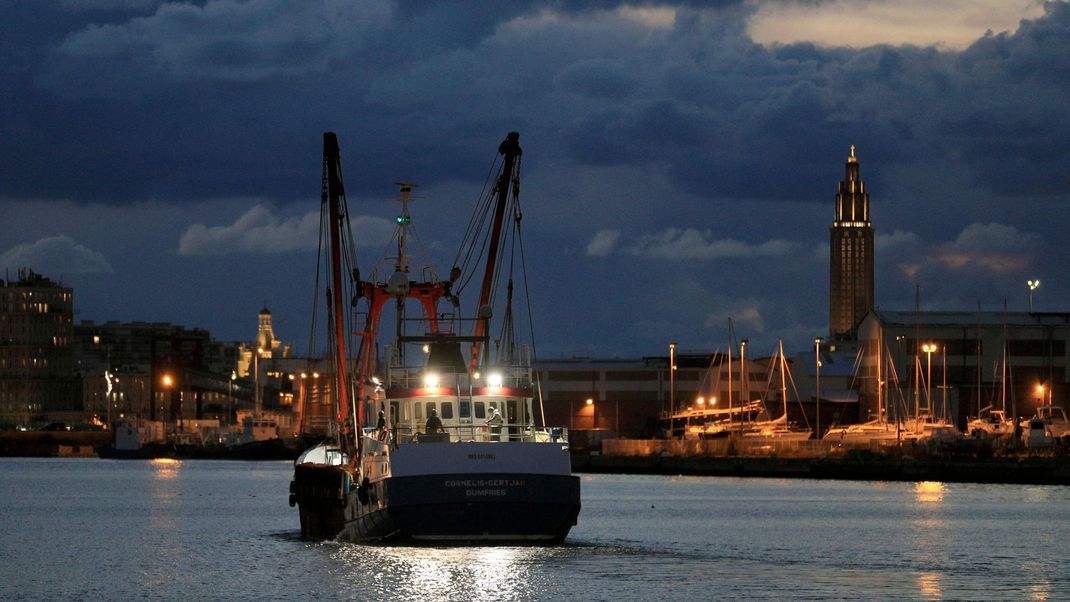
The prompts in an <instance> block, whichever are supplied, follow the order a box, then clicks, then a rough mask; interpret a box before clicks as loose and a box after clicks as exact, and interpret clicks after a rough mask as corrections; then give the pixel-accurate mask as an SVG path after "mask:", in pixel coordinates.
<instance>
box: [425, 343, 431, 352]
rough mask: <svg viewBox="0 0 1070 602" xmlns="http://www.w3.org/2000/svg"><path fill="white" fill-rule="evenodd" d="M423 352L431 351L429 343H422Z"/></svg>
mask: <svg viewBox="0 0 1070 602" xmlns="http://www.w3.org/2000/svg"><path fill="white" fill-rule="evenodd" d="M424 353H431V346H430V345H427V344H425V345H424Z"/></svg>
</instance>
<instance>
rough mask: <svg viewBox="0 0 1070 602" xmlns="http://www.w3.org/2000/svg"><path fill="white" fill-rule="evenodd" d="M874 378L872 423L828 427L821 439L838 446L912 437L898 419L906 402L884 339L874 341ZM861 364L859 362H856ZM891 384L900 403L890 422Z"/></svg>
mask: <svg viewBox="0 0 1070 602" xmlns="http://www.w3.org/2000/svg"><path fill="white" fill-rule="evenodd" d="M875 357H876V379H877V413H876V416H875V417H874V418H873V420H870V421H868V422H862V423H859V424H846V425H839V426H834V427H832V428H830V429H829V430H828V431H826V432H825V436H824V437H823V438H822V439H823V440H824V441H831V442H833V443H837V444H866V445H869V444H871V443H872V442H882V441H884V442H888V441H896V442H898V441H901V440H902V439H903V438H904V437H906V438H911V437H913V436H914V434H913V433H912V432H911V431H910V430H909V429H907V428H906V426H905V425H904V424H903V423H902V422H901V421H900V419H899V417H900V416H902V415H903V413H904V412H903V411H902V410H903V409H905V403H902V401H903V400H902V391H901V390H900V389H899V375H898V373H897V372H896V370H895V363H894V362H892V357H891V350H889V349H888V348H887V347H885V345H884V340H883V338H879V339H878V340H877V353H876V356H875ZM859 364H861V361H860V362H859ZM889 384H894V385H895V388H894V392H897V393H899V401H900V404H899V406H898V409H897V411H896V412H894V415H895V416H896V420H895V421H894V422H893V421H892V420H891V419H890V417H891V416H892V415H893V412H892V411H891V407H892V402H893V401H894V398H893V396H892V393H893V389H891V388H889V387H888V386H887V385H889Z"/></svg>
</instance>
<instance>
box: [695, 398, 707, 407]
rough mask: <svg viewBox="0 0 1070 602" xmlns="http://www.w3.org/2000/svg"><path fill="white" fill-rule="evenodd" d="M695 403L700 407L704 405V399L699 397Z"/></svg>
mask: <svg viewBox="0 0 1070 602" xmlns="http://www.w3.org/2000/svg"><path fill="white" fill-rule="evenodd" d="M695 403H697V404H698V405H700V406H701V405H706V398H705V397H699V398H698V399H696V400H695Z"/></svg>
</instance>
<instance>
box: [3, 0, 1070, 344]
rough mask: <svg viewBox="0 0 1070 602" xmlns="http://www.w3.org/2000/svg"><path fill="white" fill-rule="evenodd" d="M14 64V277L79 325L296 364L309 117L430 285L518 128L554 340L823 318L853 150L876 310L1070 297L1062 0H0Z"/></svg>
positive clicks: (7, 60)
mask: <svg viewBox="0 0 1070 602" xmlns="http://www.w3.org/2000/svg"><path fill="white" fill-rule="evenodd" d="M933 5H935V6H933ZM0 71H2V73H0V92H2V93H0V166H2V167H0V207H2V211H3V213H2V215H3V227H2V228H0V265H2V266H3V267H5V268H7V269H9V270H12V273H13V270H14V269H15V268H17V267H19V266H31V267H33V268H34V269H35V270H37V271H39V272H41V273H44V274H45V275H48V276H50V277H53V278H55V279H62V281H63V282H64V283H65V284H67V285H70V286H73V287H74V288H75V302H76V308H77V311H78V314H77V316H76V320H85V319H89V320H97V321H103V320H108V319H117V320H152V321H169V322H174V323H178V324H183V325H186V326H199V327H203V328H207V329H209V330H211V331H212V333H213V335H215V336H216V337H217V338H220V339H224V340H232V339H251V338H252V337H253V335H254V333H255V328H256V312H257V311H258V310H259V308H260V307H261V306H262V305H263V304H265V303H266V304H267V305H268V306H269V307H270V308H271V309H272V310H273V311H274V314H275V319H276V323H277V330H278V332H279V334H280V335H281V336H282V337H283V338H286V339H288V340H293V341H295V343H296V344H297V346H298V347H299V348H303V347H304V345H305V344H306V341H307V336H308V318H307V316H308V314H309V310H310V305H311V299H312V291H311V288H312V279H313V275H312V270H313V269H314V261H315V243H316V227H317V223H318V218H317V217H316V212H317V211H318V203H319V190H320V169H321V134H322V132H323V131H325V130H333V131H335V132H337V133H338V135H339V139H340V142H341V146H342V153H343V157H342V160H343V165H344V169H345V177H346V186H347V191H348V193H349V200H350V205H351V208H352V209H353V212H354V213H355V214H359V215H360V216H362V217H361V218H360V219H358V220H357V224H356V225H357V226H358V237H359V238H360V239H361V241H362V244H363V245H364V246H363V247H362V248H361V249H360V253H361V261H362V263H364V264H365V265H370V264H371V263H373V262H374V261H375V260H376V259H377V258H378V256H379V255H380V254H381V249H382V247H383V241H384V238H383V237H384V235H386V234H388V232H389V222H387V221H385V219H390V218H391V216H393V215H394V213H395V212H396V211H397V205H396V203H394V202H393V201H392V199H393V197H394V195H395V191H394V187H393V186H391V184H390V183H391V181H394V180H399V179H405V180H413V181H418V182H420V183H421V184H422V186H421V187H420V188H419V195H420V196H421V199H420V200H419V201H418V202H417V204H416V206H415V207H414V209H413V212H414V215H415V219H416V221H417V223H418V224H419V228H420V233H421V237H422V240H423V242H424V243H425V245H426V246H427V247H428V249H429V253H430V254H431V255H432V259H433V260H434V261H435V262H436V263H437V264H439V265H440V267H441V268H442V271H443V272H445V271H447V270H448V262H450V261H451V260H452V258H453V256H454V253H455V251H456V247H457V244H458V241H459V240H460V237H461V235H462V233H463V230H464V227H465V225H466V224H465V221H466V217H464V216H467V215H468V211H469V209H470V207H471V206H472V205H473V203H475V201H476V198H477V196H478V194H479V191H480V188H481V186H482V184H483V179H484V177H485V174H486V171H487V168H488V166H489V164H490V162H491V160H492V159H493V157H494V155H495V151H496V149H497V145H498V143H499V142H500V141H501V139H502V138H503V137H504V135H505V133H506V132H508V131H510V130H519V131H520V132H521V143H522V145H523V147H524V173H523V177H524V186H523V194H522V202H523V206H524V211H525V213H524V215H525V221H524V223H525V239H526V244H527V246H528V249H527V252H528V256H529V257H528V259H529V262H530V264H531V266H530V270H529V278H530V280H531V282H532V285H533V286H534V287H535V288H536V289H537V293H536V295H535V296H534V299H533V302H534V307H535V324H536V327H537V329H538V332H539V347H540V354H541V355H542V356H544V357H547V356H549V357H560V356H571V355H599V356H625V357H627V356H639V355H643V354H648V355H649V354H658V353H665V352H666V351H665V349H666V346H667V343H668V341H670V340H675V341H677V342H679V343H680V345H681V346H682V347H683V348H685V349H694V350H700V349H713V348H717V347H722V348H723V347H724V344H725V343H724V341H725V330H726V326H725V325H726V321H727V319H728V318H729V317H733V318H734V320H735V323H736V331H737V335H738V336H744V337H749V338H750V339H751V340H752V341H754V342H756V343H757V344H759V345H763V346H765V347H767V348H769V349H770V350H771V347H772V344H773V342H774V341H775V339H776V338H777V337H779V336H783V337H784V338H785V339H786V340H787V341H788V343H789V345H791V346H793V347H795V348H798V347H800V346H804V345H805V344H806V341H807V340H810V339H811V338H812V337H813V336H815V335H821V334H824V333H825V332H826V331H827V322H828V310H827V298H828V284H827V279H828V228H829V226H830V224H831V220H832V202H833V196H834V194H835V190H836V184H837V181H838V180H840V179H841V178H842V177H843V164H844V161H845V159H846V157H847V154H848V147H849V145H851V144H855V145H857V148H858V157H859V159H860V162H861V166H862V176H863V178H864V179H865V180H866V183H867V188H868V190H869V191H870V193H871V202H872V215H873V219H874V225H875V228H876V231H877V253H878V259H877V266H878V268H877V269H878V272H877V302H878V305H879V306H881V307H884V308H889V309H908V308H910V307H912V306H913V299H914V285H915V283H917V284H918V285H920V288H921V302H922V305H923V306H924V307H926V308H941V309H962V310H966V311H970V310H975V309H976V308H977V306H978V304H980V305H981V306H982V307H983V308H984V309H988V310H994V309H998V308H1000V307H1001V306H1002V304H1003V300H1004V299H1005V298H1006V299H1007V300H1008V302H1009V305H1010V308H1011V309H1012V310H1024V309H1025V308H1026V304H1027V299H1028V296H1027V290H1026V284H1025V282H1026V280H1027V279H1031V278H1039V279H1040V280H1041V281H1042V283H1043V284H1042V286H1041V288H1040V290H1038V291H1037V293H1036V297H1035V303H1036V308H1037V309H1038V310H1043V311H1070V282H1068V280H1070V277H1068V270H1067V267H1066V266H1067V265H1070V234H1068V228H1070V219H1068V217H1070V211H1068V204H1067V203H1068V201H1070V185H1068V180H1070V148H1068V142H1070V111H1068V110H1067V106H1068V104H1067V102H1068V101H1067V99H1068V98H1070V5H1067V4H1065V3H1061V2H1052V3H1039V2H1033V1H1030V0H949V1H946V2H939V3H934V2H929V1H924V0H854V1H847V0H828V1H822V0H799V1H791V0H783V1H779V2H762V1H753V0H748V1H732V0H723V1H717V2H713V1H711V2H697V1H680V2H634V3H619V2H614V1H612V0H591V1H589V2H564V1H537V0H529V1H526V2H519V1H517V2H500V1H497V0H484V1H468V2H439V1H435V2H422V1H415V0H395V1H385V0H384V1H379V0H322V1H313V0H246V1H238V0H198V1H195V2H161V1H158V0H8V1H6V2H3V3H2V4H0ZM459 216H461V217H459Z"/></svg>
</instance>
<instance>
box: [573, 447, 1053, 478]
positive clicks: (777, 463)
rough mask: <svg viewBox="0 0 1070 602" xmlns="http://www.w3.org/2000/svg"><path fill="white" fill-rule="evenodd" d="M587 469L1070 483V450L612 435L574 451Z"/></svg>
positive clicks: (577, 464) (577, 467) (579, 467)
mask: <svg viewBox="0 0 1070 602" xmlns="http://www.w3.org/2000/svg"><path fill="white" fill-rule="evenodd" d="M572 469H573V471H575V472H580V473H610V474H655V475H706V476H733V477H768V478H799V479H845V480H867V481H942V482H950V483H956V482H957V483H1022V484H1047V485H1070V450H1068V449H1065V448H1063V447H1060V446H1056V447H1053V448H1049V449H1046V450H1044V451H1042V452H1037V451H1022V450H1011V449H1004V448H1002V447H1001V446H1000V445H999V443H998V442H993V441H983V440H982V441H975V440H970V439H963V440H959V441H956V442H954V443H953V444H951V445H946V444H945V445H932V444H917V443H912V442H903V443H902V444H900V445H854V446H844V445H838V444H834V443H833V442H829V441H796V442H777V443H774V444H762V445H747V443H742V442H740V441H733V440H730V439H721V440H705V441H702V440H680V439H607V440H604V441H602V442H601V447H600V449H596V448H588V449H577V450H573V452H572Z"/></svg>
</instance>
